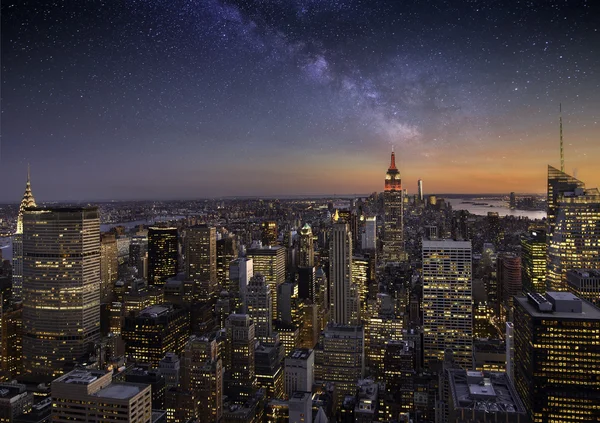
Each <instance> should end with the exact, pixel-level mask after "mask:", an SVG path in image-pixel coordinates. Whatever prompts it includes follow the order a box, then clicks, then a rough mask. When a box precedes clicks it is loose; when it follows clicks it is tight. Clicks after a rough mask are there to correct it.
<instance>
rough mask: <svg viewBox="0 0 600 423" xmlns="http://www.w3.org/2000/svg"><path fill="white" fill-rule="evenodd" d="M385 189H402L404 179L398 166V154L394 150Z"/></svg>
mask: <svg viewBox="0 0 600 423" xmlns="http://www.w3.org/2000/svg"><path fill="white" fill-rule="evenodd" d="M385 190H386V191H402V179H401V178H400V171H399V170H398V168H397V167H396V154H395V153H394V151H392V157H391V162H390V167H389V169H388V171H387V172H386V174H385Z"/></svg>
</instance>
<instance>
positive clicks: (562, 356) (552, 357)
mask: <svg viewBox="0 0 600 423" xmlns="http://www.w3.org/2000/svg"><path fill="white" fill-rule="evenodd" d="M513 323H514V354H515V359H514V375H515V376H514V378H515V379H514V380H515V386H516V388H517V391H518V392H519V395H520V396H521V399H522V400H523V403H524V404H525V409H526V410H527V413H528V415H529V419H530V421H531V422H533V423H536V422H540V423H541V422H543V423H558V422H561V423H568V422H597V421H598V420H600V382H599V381H598V363H600V340H599V336H598V334H599V333H600V309H598V308H597V307H595V306H594V305H593V304H592V303H590V302H587V301H585V300H581V299H580V298H578V297H576V296H574V295H573V294H571V293H570V292H546V294H545V295H541V294H537V293H530V294H527V297H516V298H515V318H514V322H513Z"/></svg>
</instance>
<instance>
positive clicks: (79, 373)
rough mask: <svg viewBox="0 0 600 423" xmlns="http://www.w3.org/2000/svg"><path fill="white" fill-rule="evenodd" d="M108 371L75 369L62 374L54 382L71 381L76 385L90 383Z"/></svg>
mask: <svg viewBox="0 0 600 423" xmlns="http://www.w3.org/2000/svg"><path fill="white" fill-rule="evenodd" d="M106 373H107V372H105V371H103V370H73V371H72V372H69V373H67V374H65V375H62V376H61V377H59V378H58V379H56V380H55V381H54V382H62V383H70V384H75V385H89V384H90V383H92V382H94V381H96V380H97V379H98V378H100V377H102V376H104V375H105V374H106Z"/></svg>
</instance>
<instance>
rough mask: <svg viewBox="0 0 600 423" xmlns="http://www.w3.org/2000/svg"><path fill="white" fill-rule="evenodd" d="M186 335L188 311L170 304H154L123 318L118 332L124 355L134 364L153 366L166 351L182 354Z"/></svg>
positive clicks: (187, 333)
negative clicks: (183, 340)
mask: <svg viewBox="0 0 600 423" xmlns="http://www.w3.org/2000/svg"><path fill="white" fill-rule="evenodd" d="M189 335H190V315H189V311H188V310H187V309H183V308H177V307H175V306H173V305H171V304H158V305H153V306H150V307H148V308H145V309H144V310H142V311H141V312H140V314H139V315H137V316H135V315H129V316H127V317H125V323H124V325H123V330H122V332H121V336H122V337H123V340H124V341H125V343H126V348H125V352H126V354H127V355H128V356H129V357H130V358H131V359H132V360H134V361H135V362H137V363H146V364H148V365H150V366H153V367H157V366H158V364H159V362H160V360H162V358H163V357H164V356H165V354H166V353H168V352H174V353H175V354H181V352H182V351H183V347H184V346H185V344H184V343H183V342H181V340H182V339H187V338H188V336H189Z"/></svg>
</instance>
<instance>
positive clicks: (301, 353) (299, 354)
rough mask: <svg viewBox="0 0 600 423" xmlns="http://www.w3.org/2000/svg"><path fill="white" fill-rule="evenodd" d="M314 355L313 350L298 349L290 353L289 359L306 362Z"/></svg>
mask: <svg viewBox="0 0 600 423" xmlns="http://www.w3.org/2000/svg"><path fill="white" fill-rule="evenodd" d="M311 354H312V350H310V349H308V348H298V349H295V350H294V351H292V352H291V353H290V355H289V356H288V358H292V359H294V360H306V359H308V357H310V355H311Z"/></svg>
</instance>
